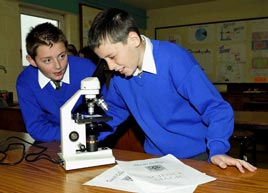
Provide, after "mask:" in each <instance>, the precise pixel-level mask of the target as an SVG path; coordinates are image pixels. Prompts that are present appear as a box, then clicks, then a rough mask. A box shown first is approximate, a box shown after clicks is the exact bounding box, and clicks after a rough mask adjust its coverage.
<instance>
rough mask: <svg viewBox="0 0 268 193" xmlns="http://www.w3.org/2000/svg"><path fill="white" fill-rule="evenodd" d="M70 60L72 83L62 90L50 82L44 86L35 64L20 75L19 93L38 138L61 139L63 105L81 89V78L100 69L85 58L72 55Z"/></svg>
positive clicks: (26, 118) (30, 129)
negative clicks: (41, 84)
mask: <svg viewBox="0 0 268 193" xmlns="http://www.w3.org/2000/svg"><path fill="white" fill-rule="evenodd" d="M68 61H69V72H70V84H66V83H63V84H62V87H61V89H60V90H58V91H57V90H55V89H54V88H53V87H52V85H51V84H50V83H49V84H47V85H46V86H45V87H44V88H43V89H41V88H40V86H39V83H38V69H37V68H35V67H33V66H31V65H30V66H28V67H26V68H25V69H24V71H23V72H21V74H20V75H19V76H18V79H17V93H18V100H19V105H20V108H21V112H22V115H23V119H24V123H25V126H26V129H27V131H28V133H29V134H30V135H31V136H32V137H33V138H34V139H35V140H37V141H43V142H48V141H54V140H56V141H60V107H61V106H62V105H63V104H64V103H65V102H66V101H67V100H68V99H69V98H70V97H71V96H72V95H73V94H74V93H75V92H76V91H77V90H79V89H80V82H81V80H82V79H84V78H86V77H89V76H91V75H92V74H93V72H94V70H95V68H96V66H95V65H94V64H93V63H92V62H91V61H89V60H87V59H84V58H80V57H73V56H69V57H68ZM78 105H79V103H77V106H78Z"/></svg>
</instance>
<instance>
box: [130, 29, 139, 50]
mask: <svg viewBox="0 0 268 193" xmlns="http://www.w3.org/2000/svg"><path fill="white" fill-rule="evenodd" d="M128 41H129V44H130V45H132V46H135V47H137V46H139V45H140V43H141V40H140V36H139V35H138V34H137V33H136V32H129V34H128Z"/></svg>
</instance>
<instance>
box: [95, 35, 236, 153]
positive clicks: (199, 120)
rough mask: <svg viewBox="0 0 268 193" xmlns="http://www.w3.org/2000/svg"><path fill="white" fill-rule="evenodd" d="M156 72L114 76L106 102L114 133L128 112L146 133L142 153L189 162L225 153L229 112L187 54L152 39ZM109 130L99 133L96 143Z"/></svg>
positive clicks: (230, 129) (230, 114)
mask: <svg viewBox="0 0 268 193" xmlns="http://www.w3.org/2000/svg"><path fill="white" fill-rule="evenodd" d="M152 43H153V56H154V60H155V63H156V70H157V74H151V73H148V72H143V74H142V77H141V78H140V77H138V76H132V77H129V78H125V77H123V76H120V75H117V76H114V77H113V79H112V80H111V83H110V87H109V91H108V94H107V96H106V97H105V100H106V102H107V104H108V106H109V111H108V112H107V114H108V115H110V116H112V117H113V120H112V121H109V122H107V123H108V124H109V125H110V126H111V127H112V128H113V129H114V130H115V129H116V127H117V126H118V125H119V124H120V123H121V122H122V121H124V120H125V119H126V118H127V117H128V116H129V114H132V115H133V116H134V118H135V119H136V121H137V123H138V124H139V125H140V127H141V128H142V130H143V131H144V133H145V144H144V150H145V151H146V152H147V153H150V154H156V155H166V154H169V153H170V154H173V155H175V156H176V157H179V158H190V157H193V156H196V155H198V154H201V153H204V152H206V150H207V149H208V150H209V152H210V156H212V155H215V154H225V153H226V152H227V151H228V150H229V148H230V145H229V142H228V139H229V137H230V135H231V134H232V132H233V110H232V108H231V106H230V105H229V103H227V102H226V101H224V100H223V99H222V97H221V95H220V94H219V92H218V91H217V89H216V88H215V87H214V86H213V84H212V83H211V82H210V81H209V80H208V78H207V77H206V75H205V74H204V72H203V71H202V69H201V68H200V66H199V64H198V63H197V62H196V61H195V59H194V58H193V56H192V55H190V54H189V53H188V52H187V51H186V50H184V49H183V48H181V47H179V46H177V45H176V44H173V43H169V42H160V41H156V40H152ZM109 134H111V132H110V133H109V132H106V133H105V132H103V133H101V135H100V139H103V138H105V137H106V136H107V135H109Z"/></svg>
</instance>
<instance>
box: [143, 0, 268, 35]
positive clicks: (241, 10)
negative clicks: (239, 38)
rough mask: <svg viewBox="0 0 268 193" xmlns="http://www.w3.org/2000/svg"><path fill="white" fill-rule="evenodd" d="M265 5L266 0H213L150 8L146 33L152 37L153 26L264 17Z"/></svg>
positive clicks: (266, 12)
mask: <svg viewBox="0 0 268 193" xmlns="http://www.w3.org/2000/svg"><path fill="white" fill-rule="evenodd" d="M267 7H268V1H267V0H215V1H210V2H208V3H199V4H192V5H183V6H176V7H171V8H163V9H152V10H148V11H147V16H148V19H147V35H148V36H150V37H151V38H154V29H155V27H164V26H174V25H184V24H195V23H204V22H215V21H225V20H235V19H244V18H256V17H266V16H268V11H267Z"/></svg>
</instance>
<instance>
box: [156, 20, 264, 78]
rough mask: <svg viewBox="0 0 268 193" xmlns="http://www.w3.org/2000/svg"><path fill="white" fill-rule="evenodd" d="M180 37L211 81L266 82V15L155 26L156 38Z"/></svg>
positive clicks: (180, 42) (183, 44)
mask: <svg viewBox="0 0 268 193" xmlns="http://www.w3.org/2000/svg"><path fill="white" fill-rule="evenodd" d="M166 37H180V41H179V42H178V41H176V42H174V43H178V44H180V45H182V46H183V47H185V48H186V49H187V50H189V52H191V53H192V54H193V55H194V57H195V58H196V60H197V61H198V62H199V64H200V65H201V67H202V69H203V70H204V71H205V73H206V74H207V76H208V78H209V79H210V80H211V81H212V82H214V83H243V82H268V18H258V19H244V20H243V19H242V20H235V21H224V22H214V23H213V22H211V23H206V24H191V25H181V26H172V27H170V28H169V27H164V28H156V39H159V40H168V39H167V38H166Z"/></svg>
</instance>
